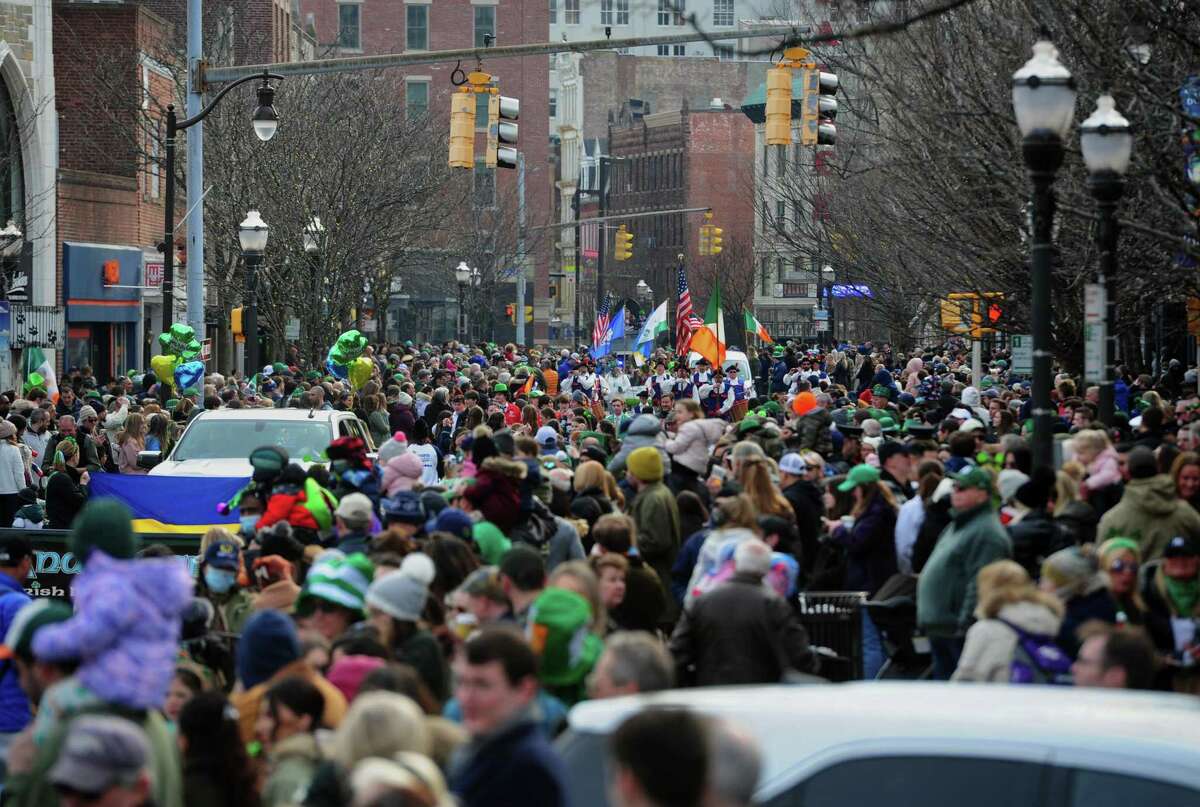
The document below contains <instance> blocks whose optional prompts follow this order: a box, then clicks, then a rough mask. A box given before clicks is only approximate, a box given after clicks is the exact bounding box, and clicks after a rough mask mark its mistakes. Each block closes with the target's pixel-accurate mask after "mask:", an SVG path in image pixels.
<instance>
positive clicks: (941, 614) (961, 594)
mask: <svg viewBox="0 0 1200 807" xmlns="http://www.w3.org/2000/svg"><path fill="white" fill-rule="evenodd" d="M1011 557H1012V541H1011V540H1010V539H1009V537H1008V533H1007V532H1006V531H1005V529H1004V526H1003V525H1002V524H1001V523H1000V518H999V516H997V515H996V511H995V510H993V509H992V505H991V503H990V502H985V503H984V504H981V505H979V506H978V507H976V508H974V509H971V510H965V511H962V512H958V511H955V512H954V513H953V514H952V520H951V522H950V524H949V525H948V526H947V527H946V529H945V530H943V531H942V535H941V537H940V538H939V539H938V542H937V546H936V547H934V549H933V554H932V555H930V556H929V560H928V561H927V562H926V563H925V568H924V569H923V570H922V571H921V577H920V579H919V580H918V581H917V624H918V625H920V626H921V627H922V628H924V629H925V631H926V633H928V634H930V635H934V636H957V635H961V634H963V633H964V632H965V631H966V629H967V626H968V625H970V624H971V620H972V619H973V618H974V613H975V601H976V598H977V592H976V576H977V575H978V574H979V570H980V569H982V568H983V567H984V566H987V565H988V564H989V563H991V562H992V561H995V560H1002V559H1004V558H1011Z"/></svg>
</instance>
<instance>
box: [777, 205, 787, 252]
mask: <svg viewBox="0 0 1200 807" xmlns="http://www.w3.org/2000/svg"><path fill="white" fill-rule="evenodd" d="M775 229H776V230H779V232H783V231H784V230H786V229H787V202H785V201H783V200H782V199H780V200H778V201H777V202H775ZM781 265H782V264H781Z"/></svg>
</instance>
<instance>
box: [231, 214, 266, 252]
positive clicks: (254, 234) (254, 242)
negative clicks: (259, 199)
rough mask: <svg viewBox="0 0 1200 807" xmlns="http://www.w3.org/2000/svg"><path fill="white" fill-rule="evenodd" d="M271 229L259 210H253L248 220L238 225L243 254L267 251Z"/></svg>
mask: <svg viewBox="0 0 1200 807" xmlns="http://www.w3.org/2000/svg"><path fill="white" fill-rule="evenodd" d="M268 234H269V228H268V227H267V223H266V222H265V221H263V217H262V215H261V214H260V213H259V212H258V211H257V210H251V211H250V212H248V213H247V214H246V218H244V219H243V220H242V223H241V224H239V225H238V240H239V241H241V243H242V252H247V253H249V252H264V251H266V249H267V236H268Z"/></svg>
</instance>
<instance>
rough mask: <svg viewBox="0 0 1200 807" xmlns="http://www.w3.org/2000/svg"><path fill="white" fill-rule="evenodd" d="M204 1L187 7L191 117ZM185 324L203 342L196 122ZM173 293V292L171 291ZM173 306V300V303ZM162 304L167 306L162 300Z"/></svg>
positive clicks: (190, 145) (191, 139)
mask: <svg viewBox="0 0 1200 807" xmlns="http://www.w3.org/2000/svg"><path fill="white" fill-rule="evenodd" d="M202 6H203V0H188V4H187V15H188V17H187V19H188V28H187V65H188V71H187V107H186V109H187V116H188V117H189V118H193V117H195V116H197V115H199V114H200V110H201V109H202V108H203V107H204V91H203V89H201V87H202V84H201V77H200V70H201V64H202V63H203V59H204V19H203V9H202ZM187 198H188V202H190V204H189V205H188V213H187V323H188V325H190V326H191V327H192V329H193V330H194V331H195V332H196V338H197V339H201V340H203V339H204V122H203V121H199V122H197V123H196V125H195V126H193V127H192V130H191V131H190V132H188V136H187ZM172 293H174V292H173V291H172ZM171 303H172V304H173V303H174V301H173V300H172V301H171ZM163 304H164V305H166V304H167V300H166V298H165V290H164V298H163Z"/></svg>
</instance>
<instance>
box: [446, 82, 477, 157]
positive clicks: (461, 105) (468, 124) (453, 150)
mask: <svg viewBox="0 0 1200 807" xmlns="http://www.w3.org/2000/svg"><path fill="white" fill-rule="evenodd" d="M450 167H451V168H474V167H475V93H474V91H472V90H471V89H470V88H469V87H460V88H459V90H458V92H456V93H454V94H452V95H451V96H450Z"/></svg>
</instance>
